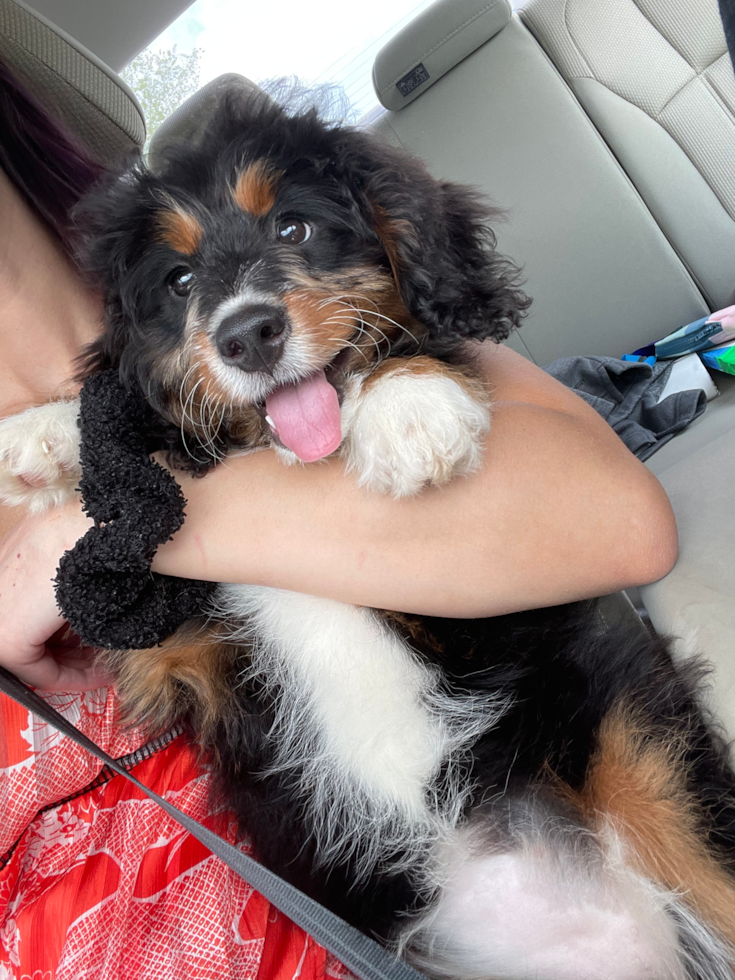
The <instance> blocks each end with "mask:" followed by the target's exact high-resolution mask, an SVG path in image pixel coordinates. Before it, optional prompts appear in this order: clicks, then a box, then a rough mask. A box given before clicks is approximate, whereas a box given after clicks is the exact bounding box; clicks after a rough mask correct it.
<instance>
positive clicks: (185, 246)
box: [157, 208, 204, 255]
mask: <svg viewBox="0 0 735 980" xmlns="http://www.w3.org/2000/svg"><path fill="white" fill-rule="evenodd" d="M157 224H158V234H159V241H162V242H164V243H165V244H166V245H170V246H171V248H173V249H175V250H176V251H177V252H181V253H182V254H183V255H193V254H194V252H196V250H197V249H198V248H199V245H200V243H201V240H202V235H203V234H204V232H203V230H202V226H201V225H200V224H199V222H198V221H197V219H196V218H195V217H194V215H193V214H189V213H188V211H183V210H179V209H178V208H177V209H176V210H173V209H172V210H165V211H159V212H158V216H157Z"/></svg>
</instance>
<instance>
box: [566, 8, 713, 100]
mask: <svg viewBox="0 0 735 980" xmlns="http://www.w3.org/2000/svg"><path fill="white" fill-rule="evenodd" d="M632 3H633V4H634V5H635V8H636V10H638V11H639V12H640V14H641V17H643V19H644V20H645V21H647V23H649V24H650V25H651V27H652V28H653V29H654V30H655V31H656V33H657V34H658V35H659V37H661V38H663V40H664V41H665V42H666V43H667V44H668V46H669V47H670V48H671V50H672V51H673V52H674V53H675V54H677V55H678V56H679V57H680V58H681V60H682V61H683V62H684V63H685V64H686V65H688V67H689V68H691V70H692V71H693V72H694V76H695V77H694V78H688V79H687V80H686V82H684V84H683V85H681V86H680V87H679V88H678V89H677V90H676V92H674V94H673V95H672V96H671V97H670V98H669V99H667V101H666V103H665V105H663V106H662V107H661V108H660V109H659V112H663V111H664V109H665V108H666V106H667V105H668V104H669V103H670V102H671V101H672V99H675V98H676V96H677V95H678V94H679V92H681V91H683V90H684V89H685V88H686V87H687V85H689V84H690V83H691V82H693V81H695V80H696V79H697V78H699V77H700V76H701V75H703V74H704V72H706V71H707V70H708V69H709V68H711V67H712V65H715V64H717V62H718V61H720V59H722V58H723V57H724V56H725V54H727V52H725V53H724V54H720V55H717V57H716V58H715V59H714V61H710V63H709V64H707V65H704V66H703V67H702V69H701V70H698V69H697V68H695V67H694V65H693V64H691V62H690V61H688V60H687V59H686V58H685V57H684V55H683V54H682V53H681V52H680V51H679V49H678V48H676V47H674V45H673V44H672V43H671V41H669V39H668V38H667V37H666V35H665V34H662V33H661V31H660V30H659V29H658V28H657V27H656V25H655V24H654V23H653V21H651V20H649V18H648V17H646V15H645V13H644V12H643V11H642V10H641V8H640V7H639V6H638V4H637V2H636V0H632ZM568 9H569V0H564V25H565V27H566V29H567V34H568V36H569V40H570V41H571V43H572V44H573V45H574V49H575V50H576V52H577V54H578V55H579V57H580V58H581V59H582V61H583V62H584V63H585V65H586V66H587V71H588V72H589V76H588V77H589V78H591V79H593V80H594V81H596V82H600V84H601V85H603V86H604V87H605V88H607V89H608V91H610V92H613V93H614V94H615V95H618V94H619V93H618V92H615V90H614V89H612V88H610V86H609V85H607V84H606V83H605V82H602V81H600V79H599V78H597V76H596V75H595V73H594V69H593V68H592V66H591V64H590V62H589V60H588V58H587V57H586V55H585V53H584V51H583V50H582V48H581V47H580V46H579V42H578V41H577V39H576V38H575V36H574V34H573V33H572V27H571V24H570V23H569V20H568V17H567V11H568ZM566 77H569V78H584V77H585V76H584V75H571V74H570V75H568V76H566ZM620 97H621V98H622V99H624V101H625V102H630V104H631V105H638V103H636V102H631V101H630V99H626V98H625V97H624V96H620ZM638 108H639V109H642V110H643V112H645V113H646V115H647V116H649V117H650V118H651V119H656V116H653V115H651V113H650V112H647V110H646V109H644V108H643V106H638Z"/></svg>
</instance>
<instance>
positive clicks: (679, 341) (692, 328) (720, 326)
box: [654, 306, 735, 367]
mask: <svg viewBox="0 0 735 980" xmlns="http://www.w3.org/2000/svg"><path fill="white" fill-rule="evenodd" d="M729 341H735V306H728V307H726V308H725V309H724V310H718V311H717V312H716V313H711V314H710V315H709V316H706V317H702V318H701V319H700V320H695V321H694V322H693V323H688V324H687V325H686V326H685V327H680V328H679V329H678V330H676V331H674V333H671V334H669V335H668V337H664V338H663V340H659V341H657V342H656V343H655V344H654V348H655V353H656V357H680V356H681V355H682V354H691V353H693V352H695V351H705V350H711V349H712V348H713V347H717V346H719V345H721V344H724V343H726V342H729ZM712 366H713V367H714V366H715V365H712Z"/></svg>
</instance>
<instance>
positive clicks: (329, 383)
mask: <svg viewBox="0 0 735 980" xmlns="http://www.w3.org/2000/svg"><path fill="white" fill-rule="evenodd" d="M340 376H341V365H340V363H339V355H338V357H337V358H335V360H334V361H332V363H331V364H329V365H327V367H326V368H320V369H319V370H318V371H314V372H313V373H312V374H310V375H308V376H307V377H305V378H302V379H301V380H300V381H297V382H295V383H291V384H284V385H279V386H278V387H277V388H274V389H273V391H271V392H270V394H268V395H267V396H266V399H265V402H263V403H262V404H261V405H259V406H258V411H259V412H260V414H261V415H262V416H263V418H264V419H265V421H266V422H267V423H268V425H269V426H270V429H271V434H272V436H273V438H274V441H275V442H277V443H278V444H279V445H281V446H285V448H286V449H290V450H291V452H293V453H295V455H296V456H298V458H299V459H300V460H302V461H303V462H304V463H314V462H316V461H317V460H319V459H324V457H325V456H329V455H330V454H331V453H333V452H334V451H335V450H336V449H338V448H339V445H340V443H341V442H342V412H341V405H340V402H341V397H340V392H339V391H338V387H339V386H340V385H339V382H340V380H341V378H340Z"/></svg>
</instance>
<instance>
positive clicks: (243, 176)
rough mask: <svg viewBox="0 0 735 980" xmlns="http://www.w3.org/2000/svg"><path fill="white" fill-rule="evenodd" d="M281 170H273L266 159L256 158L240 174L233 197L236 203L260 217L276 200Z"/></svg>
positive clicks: (266, 212)
mask: <svg viewBox="0 0 735 980" xmlns="http://www.w3.org/2000/svg"><path fill="white" fill-rule="evenodd" d="M280 176H281V174H280V172H279V171H276V170H272V169H271V168H270V167H269V166H268V164H267V163H266V161H265V160H256V161H255V163H251V164H250V166H249V167H247V168H246V169H245V170H243V171H241V172H240V174H238V177H237V180H236V182H235V186H234V187H233V189H232V197H233V199H234V201H235V204H237V206H238V207H239V208H241V209H242V210H243V211H246V212H247V213H248V214H252V215H253V216H254V217H256V218H259V217H262V216H263V215H265V214H268V212H269V211H270V210H271V208H272V207H273V205H274V204H275V202H276V186H277V184H278V178H279V177H280Z"/></svg>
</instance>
